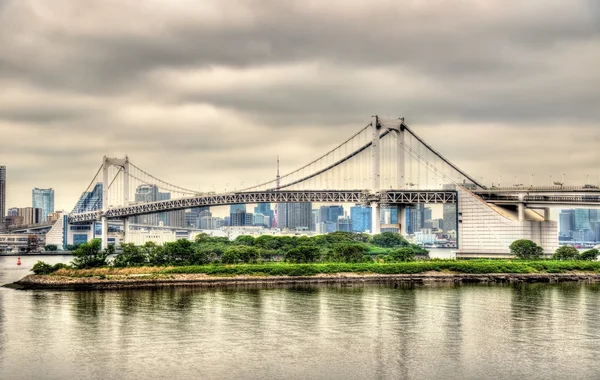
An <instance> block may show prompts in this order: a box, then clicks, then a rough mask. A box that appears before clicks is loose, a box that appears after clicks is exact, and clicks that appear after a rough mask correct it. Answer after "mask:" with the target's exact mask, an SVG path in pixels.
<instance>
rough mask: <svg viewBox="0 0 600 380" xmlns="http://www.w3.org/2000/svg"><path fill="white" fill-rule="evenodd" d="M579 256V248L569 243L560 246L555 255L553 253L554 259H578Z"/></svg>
mask: <svg viewBox="0 0 600 380" xmlns="http://www.w3.org/2000/svg"><path fill="white" fill-rule="evenodd" d="M577 258H579V251H578V250H577V248H574V247H571V246H568V245H563V246H562V247H558V249H557V250H556V252H554V255H552V260H576V259H577Z"/></svg>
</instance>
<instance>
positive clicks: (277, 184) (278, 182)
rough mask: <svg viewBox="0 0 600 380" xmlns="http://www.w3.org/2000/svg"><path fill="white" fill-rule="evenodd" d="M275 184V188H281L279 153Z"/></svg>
mask: <svg viewBox="0 0 600 380" xmlns="http://www.w3.org/2000/svg"><path fill="white" fill-rule="evenodd" d="M275 185H276V187H275V188H276V189H277V190H279V187H280V186H281V176H280V175H279V155H277V177H275Z"/></svg>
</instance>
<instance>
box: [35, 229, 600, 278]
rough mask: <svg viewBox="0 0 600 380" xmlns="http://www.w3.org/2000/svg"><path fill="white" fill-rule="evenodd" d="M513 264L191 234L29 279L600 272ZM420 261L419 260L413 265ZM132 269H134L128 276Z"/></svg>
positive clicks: (374, 246) (388, 236) (367, 241)
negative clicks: (52, 276) (192, 236)
mask: <svg viewBox="0 0 600 380" xmlns="http://www.w3.org/2000/svg"><path fill="white" fill-rule="evenodd" d="M510 248H511V251H512V252H513V254H514V255H515V257H516V260H470V261H457V260H429V257H428V255H427V251H426V250H424V249H422V248H421V247H419V246H416V245H413V244H410V243H408V242H407V241H406V240H405V239H404V238H402V237H401V236H400V235H398V234H394V233H382V234H378V235H375V236H373V237H370V236H369V235H366V234H355V233H347V232H335V233H331V234H328V235H319V236H315V237H310V238H309V237H288V236H284V237H275V236H266V235H265V236H260V237H258V238H253V237H252V236H246V235H244V236H239V237H238V238H237V239H235V240H233V241H229V240H228V239H227V238H221V237H211V236H208V235H206V234H202V235H199V236H198V238H197V239H196V241H195V242H190V241H188V240H178V241H176V242H173V243H166V244H164V245H163V246H158V245H156V244H153V243H146V244H145V245H143V246H141V247H138V246H135V245H133V244H124V245H123V246H122V252H121V253H119V254H118V255H116V257H115V258H114V260H112V261H109V260H108V257H109V256H110V255H111V254H113V253H114V249H113V247H109V248H108V249H107V250H101V249H100V241H99V240H92V241H91V242H89V243H87V244H83V245H81V246H80V247H78V248H77V250H76V251H75V259H74V260H73V261H72V263H71V266H67V265H65V264H57V265H49V264H46V263H44V262H41V261H39V262H38V263H37V264H35V265H34V267H33V272H34V273H35V274H54V273H55V274H57V275H63V276H74V277H82V276H94V275H99V276H107V275H117V276H119V275H120V276H122V275H127V274H133V273H132V272H135V273H136V274H149V273H152V274H183V273H190V274H191V273H201V274H207V275H214V276H232V275H254V276H312V275H317V274H334V273H345V272H348V273H377V274H418V273H424V272H430V271H433V272H449V273H450V272H451V273H472V274H488V273H515V274H519V273H563V272H567V271H586V272H590V271H591V272H600V262H598V261H596V259H597V257H598V254H599V252H598V251H597V250H589V251H586V252H583V253H581V254H580V253H579V252H578V251H577V250H576V249H574V248H571V247H561V248H559V249H558V250H557V251H556V253H555V254H554V256H553V257H552V260H543V259H540V257H541V255H542V253H543V250H542V249H541V247H539V246H537V245H536V244H535V243H533V242H531V241H528V240H517V241H515V242H514V243H513V244H511V246H510ZM417 258H420V260H417ZM133 269H136V270H135V271H133Z"/></svg>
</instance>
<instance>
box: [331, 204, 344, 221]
mask: <svg viewBox="0 0 600 380" xmlns="http://www.w3.org/2000/svg"><path fill="white" fill-rule="evenodd" d="M343 215H344V208H343V207H342V206H329V209H328V210H327V221H328V222H337V221H338V218H339V217H340V216H343Z"/></svg>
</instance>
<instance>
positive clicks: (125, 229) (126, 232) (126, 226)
mask: <svg viewBox="0 0 600 380" xmlns="http://www.w3.org/2000/svg"><path fill="white" fill-rule="evenodd" d="M126 243H129V217H125V220H123V244H126Z"/></svg>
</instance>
